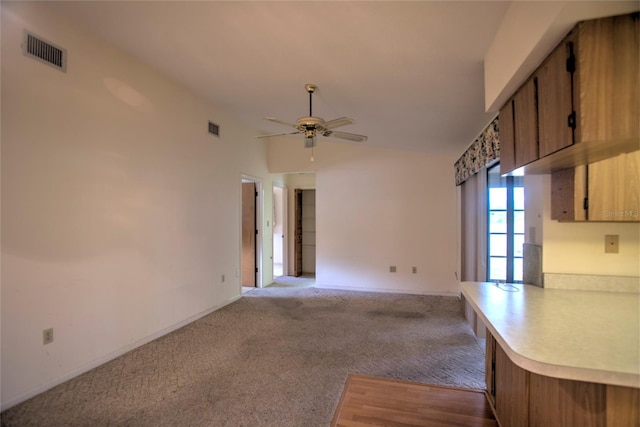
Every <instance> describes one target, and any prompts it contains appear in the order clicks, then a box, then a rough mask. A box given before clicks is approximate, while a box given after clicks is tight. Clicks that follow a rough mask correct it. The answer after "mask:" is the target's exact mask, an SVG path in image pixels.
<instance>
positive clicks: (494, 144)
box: [455, 117, 500, 185]
mask: <svg viewBox="0 0 640 427" xmlns="http://www.w3.org/2000/svg"><path fill="white" fill-rule="evenodd" d="M499 134H500V132H499V126H498V117H496V118H495V119H493V121H492V122H491V123H489V126H487V128H486V129H485V130H484V131H483V132H482V133H481V134H480V136H479V137H478V138H477V139H476V140H475V141H473V144H471V146H470V147H469V148H467V151H465V152H464V153H463V154H462V156H460V158H459V159H458V161H457V162H456V164H455V168H456V185H460V184H462V183H463V182H465V181H466V180H467V178H469V177H470V176H472V175H474V174H476V173H478V171H479V170H480V169H482V168H483V167H484V166H486V165H488V164H489V163H491V162H492V161H494V160H495V159H497V158H499V157H500V138H499Z"/></svg>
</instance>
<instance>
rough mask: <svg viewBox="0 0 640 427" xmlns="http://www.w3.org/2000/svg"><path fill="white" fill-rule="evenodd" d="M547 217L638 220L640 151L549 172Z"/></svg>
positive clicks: (639, 209)
mask: <svg viewBox="0 0 640 427" xmlns="http://www.w3.org/2000/svg"><path fill="white" fill-rule="evenodd" d="M551 219H554V220H558V221H606V222H638V221H640V150H638V151H634V152H632V153H623V154H619V155H617V156H615V157H612V158H609V159H606V160H600V161H599V162H594V163H591V164H589V165H585V166H577V167H575V168H569V169H564V170H560V171H555V172H553V173H552V174H551Z"/></svg>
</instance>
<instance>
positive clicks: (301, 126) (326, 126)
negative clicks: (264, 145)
mask: <svg viewBox="0 0 640 427" xmlns="http://www.w3.org/2000/svg"><path fill="white" fill-rule="evenodd" d="M304 88H305V89H306V90H307V92H309V115H308V116H306V117H300V118H299V119H298V120H296V122H295V123H287V122H284V121H282V120H278V119H276V118H274V117H265V119H266V120H269V121H271V122H275V123H280V124H282V125H287V126H291V127H293V128H295V129H296V130H295V131H293V132H285V133H275V134H271V135H260V136H258V138H268V137H270V136H280V135H295V134H302V135H304V146H305V148H313V147H315V146H316V135H322V136H331V137H334V138H340V139H346V140H348V141H353V142H364V141H366V140H367V137H366V136H364V135H358V134H355V133H348V132H339V131H335V130H333V129H335V128H337V127H340V126H345V125H350V124H352V123H355V120H353V119H351V118H349V117H340V118H338V119H333V120H329V121H328V122H326V121H325V120H324V119H323V118H322V117H316V116H314V115H313V110H312V105H313V93H314V92H315V91H316V90H318V86H316V85H313V84H306V85H305V86H304Z"/></svg>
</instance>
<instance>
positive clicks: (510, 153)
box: [498, 100, 516, 174]
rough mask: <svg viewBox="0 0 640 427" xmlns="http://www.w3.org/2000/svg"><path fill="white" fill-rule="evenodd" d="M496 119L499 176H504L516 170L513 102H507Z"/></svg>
mask: <svg viewBox="0 0 640 427" xmlns="http://www.w3.org/2000/svg"><path fill="white" fill-rule="evenodd" d="M498 117H499V118H498V125H499V126H500V136H499V138H500V174H505V173H507V172H511V171H512V170H514V169H515V168H516V157H515V147H516V140H515V129H514V123H513V100H509V101H507V103H506V104H505V105H504V106H503V107H502V108H501V109H500V115H499V116H498Z"/></svg>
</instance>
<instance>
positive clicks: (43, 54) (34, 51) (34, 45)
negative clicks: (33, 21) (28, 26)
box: [22, 30, 67, 72]
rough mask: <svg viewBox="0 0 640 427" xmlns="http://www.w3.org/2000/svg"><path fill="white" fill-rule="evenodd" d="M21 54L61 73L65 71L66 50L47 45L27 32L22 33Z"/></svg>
mask: <svg viewBox="0 0 640 427" xmlns="http://www.w3.org/2000/svg"><path fill="white" fill-rule="evenodd" d="M22 53H24V54H25V55H26V56H29V57H31V58H34V59H37V60H38V61H41V62H44V63H45V64H47V65H50V66H52V67H54V68H57V69H58V70H60V71H62V72H66V71H67V50H66V49H63V48H61V47H58V46H56V45H54V44H52V43H49V42H47V41H45V40H43V39H42V37H40V36H36V35H35V34H33V33H30V32H29V31H27V30H25V31H24V39H23V41H22Z"/></svg>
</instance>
